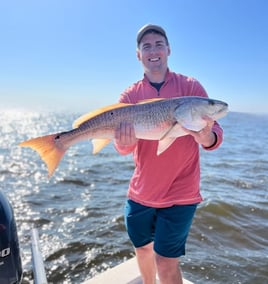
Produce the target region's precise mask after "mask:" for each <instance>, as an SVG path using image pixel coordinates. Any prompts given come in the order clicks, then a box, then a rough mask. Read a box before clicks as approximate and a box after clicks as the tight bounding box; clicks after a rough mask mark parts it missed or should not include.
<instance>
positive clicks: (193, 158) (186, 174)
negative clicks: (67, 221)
mask: <svg viewBox="0 0 268 284" xmlns="http://www.w3.org/2000/svg"><path fill="white" fill-rule="evenodd" d="M181 96H202V97H207V93H206V91H205V90H204V88H203V87H202V86H201V84H200V83H199V82H198V81H197V80H195V79H193V78H189V77H186V76H183V75H181V74H176V73H174V72H171V71H169V70H168V72H167V74H166V78H165V83H164V84H163V85H162V87H161V89H160V90H159V91H157V90H156V88H154V87H153V86H152V85H151V84H150V82H149V80H148V79H147V77H146V76H144V78H143V80H141V81H138V82H137V83H135V84H133V85H132V86H130V87H129V88H128V89H126V90H125V91H124V92H123V93H122V94H121V96H120V99H119V101H120V102H124V103H137V102H139V101H141V100H144V99H151V98H156V97H161V98H170V97H181ZM213 131H214V133H215V134H216V136H217V141H216V143H215V145H213V146H212V147H210V148H204V149H206V150H214V149H216V148H217V147H218V146H219V145H220V144H221V142H222V138H223V131H222V129H221V127H220V126H219V124H218V123H217V122H215V123H214V126H213ZM157 146H158V141H149V140H142V139H139V140H138V142H137V143H136V145H135V146H134V147H133V146H131V147H129V148H128V149H126V148H125V147H122V148H120V145H117V144H115V147H116V149H117V150H118V152H119V153H120V152H121V153H124V154H127V153H131V152H133V159H134V162H135V170H134V173H133V176H132V178H131V180H130V184H129V189H128V198H129V199H131V200H133V201H135V202H138V203H140V204H143V205H145V206H149V207H155V208H163V207H170V206H172V205H185V204H195V203H199V202H201V201H202V197H201V194H200V160H199V145H198V143H196V142H195V140H194V138H193V137H192V136H190V135H186V136H182V137H179V138H177V139H176V140H175V142H174V143H173V144H172V145H171V146H170V147H169V148H168V149H167V150H166V151H164V152H163V153H161V154H160V155H159V156H157V155H156V152H157ZM123 149H124V150H123Z"/></svg>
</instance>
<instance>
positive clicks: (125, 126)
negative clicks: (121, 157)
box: [115, 121, 137, 146]
mask: <svg viewBox="0 0 268 284" xmlns="http://www.w3.org/2000/svg"><path fill="white" fill-rule="evenodd" d="M136 142H137V138H136V135H135V130H134V127H133V125H132V124H131V123H129V122H127V121H126V122H121V123H120V125H119V126H118V128H117V129H116V130H115V143H116V144H118V145H121V146H132V145H134V144H136Z"/></svg>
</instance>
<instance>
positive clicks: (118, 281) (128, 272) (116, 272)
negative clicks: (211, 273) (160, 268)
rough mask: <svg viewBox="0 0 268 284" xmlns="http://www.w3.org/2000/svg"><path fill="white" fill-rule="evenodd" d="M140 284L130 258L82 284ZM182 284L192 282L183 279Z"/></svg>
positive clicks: (132, 260)
mask: <svg viewBox="0 0 268 284" xmlns="http://www.w3.org/2000/svg"><path fill="white" fill-rule="evenodd" d="M106 283H107V284H142V280H141V277H140V273H139V269H138V265H137V262H136V258H135V257H134V258H131V259H130V260H127V261H126V262H124V263H122V264H119V265H117V266H115V267H113V268H110V269H108V270H106V271H105V272H103V273H101V274H98V275H96V276H95V277H93V278H92V279H89V280H87V281H85V282H83V283H82V284H106ZM183 283H184V284H193V282H191V281H188V280H186V279H183Z"/></svg>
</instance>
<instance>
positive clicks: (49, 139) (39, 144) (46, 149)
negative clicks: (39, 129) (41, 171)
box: [19, 134, 67, 177]
mask: <svg viewBox="0 0 268 284" xmlns="http://www.w3.org/2000/svg"><path fill="white" fill-rule="evenodd" d="M57 135H58V134H51V135H46V136H42V137H37V138H33V139H30V140H27V141H24V142H21V143H20V144H19V146H21V147H30V148H32V149H33V150H35V151H36V152H37V153H38V154H39V155H40V157H41V159H42V160H43V161H44V162H45V164H46V165H47V169H48V177H51V176H52V175H53V173H54V171H55V169H56V168H57V166H58V164H59V162H60V160H61V159H62V157H63V156H64V154H65V152H66V150H67V149H60V148H59V147H57V145H56V143H55V137H57Z"/></svg>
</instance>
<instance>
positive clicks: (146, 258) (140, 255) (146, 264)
mask: <svg viewBox="0 0 268 284" xmlns="http://www.w3.org/2000/svg"><path fill="white" fill-rule="evenodd" d="M135 252H136V257H137V261H138V266H139V269H140V273H141V276H142V280H143V284H155V283H156V266H155V253H154V251H153V243H149V244H148V245H145V246H143V247H139V248H136V249H135Z"/></svg>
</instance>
